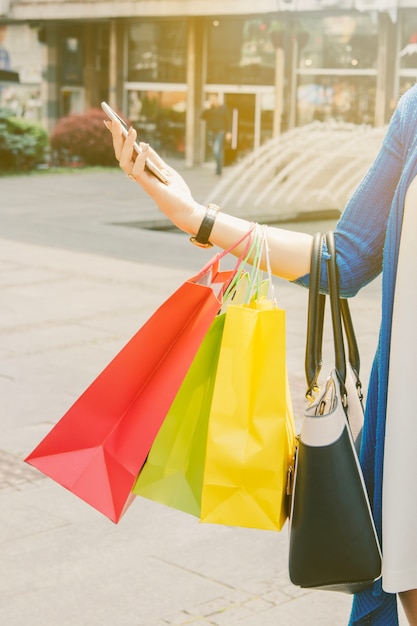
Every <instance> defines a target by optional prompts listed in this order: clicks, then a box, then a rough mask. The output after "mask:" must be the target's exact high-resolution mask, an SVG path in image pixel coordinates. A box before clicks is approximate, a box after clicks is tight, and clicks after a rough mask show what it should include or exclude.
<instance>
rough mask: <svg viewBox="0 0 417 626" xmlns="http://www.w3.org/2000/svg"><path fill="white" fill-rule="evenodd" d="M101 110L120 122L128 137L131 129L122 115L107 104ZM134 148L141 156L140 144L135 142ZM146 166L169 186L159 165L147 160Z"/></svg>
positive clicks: (102, 105) (103, 104)
mask: <svg viewBox="0 0 417 626" xmlns="http://www.w3.org/2000/svg"><path fill="white" fill-rule="evenodd" d="M101 108H102V109H103V111H104V112H105V114H106V115H107V117H108V118H109V119H111V120H115V121H118V122H120V124H121V126H122V133H123V135H124V136H125V137H127V133H128V132H129V129H128V127H127V125H126V122H125V121H124V120H122V118H121V117H120V115H117V113H116V111H115V110H114V109H112V108H111V106H110V105H109V104H107V102H102V103H101ZM133 146H134V148H135V150H136V152H137V153H138V154H139V153H140V152H141V148H140V145H139V144H138V142H137V141H135V143H134V144H133ZM145 164H146V169H147V170H148V171H149V172H151V174H153V175H154V176H156V178H158V179H159V180H160V181H161V182H162V183H164V184H165V185H169V180H168V178H167V177H166V176H165V175H164V173H163V172H161V170H160V169H159V167H158V166H157V165H155V163H154V162H153V161H151V159H146V161H145Z"/></svg>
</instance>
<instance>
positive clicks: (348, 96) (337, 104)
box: [297, 75, 376, 125]
mask: <svg viewBox="0 0 417 626" xmlns="http://www.w3.org/2000/svg"><path fill="white" fill-rule="evenodd" d="M375 92H376V78H375V77H370V76H320V75H316V76H302V77H300V79H299V83H298V89H297V123H298V124H299V125H302V124H310V123H311V122H314V121H317V120H318V121H321V122H328V121H330V120H335V121H338V122H350V123H353V124H372V123H373V115H374V110H375Z"/></svg>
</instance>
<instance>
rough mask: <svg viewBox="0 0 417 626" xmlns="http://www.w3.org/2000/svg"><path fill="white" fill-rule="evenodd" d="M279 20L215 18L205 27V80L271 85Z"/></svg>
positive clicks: (273, 77) (273, 78) (272, 82)
mask: <svg viewBox="0 0 417 626" xmlns="http://www.w3.org/2000/svg"><path fill="white" fill-rule="evenodd" d="M277 28H279V25H278V22H277V21H276V20H272V19H270V18H268V17H265V18H264V17H262V18H261V17H259V18H252V19H247V20H245V19H237V18H234V19H233V20H231V19H215V20H212V22H211V23H210V24H209V29H208V63H207V82H208V83H209V84H210V83H211V84H213V83H223V84H238V85H273V84H274V80H275V69H274V68H275V48H274V41H273V37H274V35H273V33H274V32H276V30H277Z"/></svg>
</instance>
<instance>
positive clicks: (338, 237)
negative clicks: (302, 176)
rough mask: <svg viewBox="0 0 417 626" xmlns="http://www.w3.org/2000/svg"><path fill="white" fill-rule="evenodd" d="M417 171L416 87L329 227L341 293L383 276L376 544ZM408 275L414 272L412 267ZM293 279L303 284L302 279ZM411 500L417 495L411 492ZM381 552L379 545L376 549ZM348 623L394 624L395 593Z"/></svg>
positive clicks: (370, 429) (375, 423)
mask: <svg viewBox="0 0 417 626" xmlns="http://www.w3.org/2000/svg"><path fill="white" fill-rule="evenodd" d="M416 174H417V85H416V86H414V87H412V88H411V89H409V90H408V91H407V92H406V93H405V94H404V95H403V96H402V97H401V99H400V101H399V103H398V105H397V108H396V110H395V112H394V114H393V116H392V118H391V121H390V124H389V127H388V130H387V133H386V136H385V138H384V141H383V144H382V147H381V149H380V151H379V154H378V156H377V157H376V159H375V161H374V163H373V164H372V166H371V167H370V169H369V171H368V173H367V174H366V175H365V177H364V179H363V180H362V182H361V183H360V184H359V186H358V188H357V189H356V191H355V192H354V194H353V195H352V197H351V199H350V200H349V202H348V204H347V205H346V208H345V210H344V211H343V214H342V216H341V218H340V220H339V222H338V224H337V227H336V229H335V242H336V249H337V255H338V259H337V261H338V267H339V273H340V286H341V292H342V295H344V296H345V297H350V296H353V295H355V294H356V293H357V291H358V290H359V289H360V288H361V287H363V286H364V285H366V284H367V283H369V282H370V281H371V280H372V279H374V278H375V277H376V276H377V275H378V274H379V273H380V272H381V271H382V272H383V274H382V317H381V328H380V334H379V341H378V347H377V351H376V355H375V359H374V363H373V367H372V371H371V376H370V381H369V389H368V391H367V403H366V410H365V425H364V433H363V440H362V449H361V464H362V468H363V472H364V477H365V481H366V483H367V487H368V491H369V493H370V497H371V501H372V506H373V512H374V517H375V523H376V527H377V531H378V534H379V537H380V539H381V521H382V472H383V460H384V437H385V417H386V404H387V385H388V368H389V352H390V338H391V323H392V311H393V298H394V288H395V278H396V271H397V264H398V252H399V243H400V236H401V224H402V218H403V208H404V199H405V194H406V191H407V189H408V186H409V184H410V182H411V181H412V180H413V178H414V177H415V176H416ZM411 271H412V272H413V275H414V273H415V268H413V269H412V270H410V276H411ZM296 282H298V283H300V284H304V285H307V284H308V276H306V277H302V278H301V279H299V280H297V281H296ZM416 495H417V494H416ZM382 550H383V546H382ZM349 623H350V624H351V625H352V626H353V625H355V626H364V625H365V624H367V625H369V624H373V625H375V626H387V624H389V625H390V626H396V625H397V624H398V614H397V602H396V596H395V594H388V593H385V592H384V591H383V590H382V586H381V581H378V582H376V583H375V584H374V585H373V587H372V588H370V589H367V590H365V591H363V592H361V593H359V594H357V595H356V596H355V597H354V602H353V607H352V614H351V618H350V622H349Z"/></svg>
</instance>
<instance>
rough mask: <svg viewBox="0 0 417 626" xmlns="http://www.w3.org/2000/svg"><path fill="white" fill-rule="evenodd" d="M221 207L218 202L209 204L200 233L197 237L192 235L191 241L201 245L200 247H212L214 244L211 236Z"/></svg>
mask: <svg viewBox="0 0 417 626" xmlns="http://www.w3.org/2000/svg"><path fill="white" fill-rule="evenodd" d="M219 211H220V208H219V207H218V206H217V204H212V203H210V204H208V205H207V210H206V214H205V216H204V219H203V221H202V222H201V226H200V228H199V229H198V233H197V234H196V235H195V237H190V241H191V243H193V244H194V245H195V246H199V247H200V248H211V246H212V245H213V244H212V243H210V241H209V237H210V235H211V231H212V229H213V226H214V222H215V221H216V217H217V214H218V212H219Z"/></svg>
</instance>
